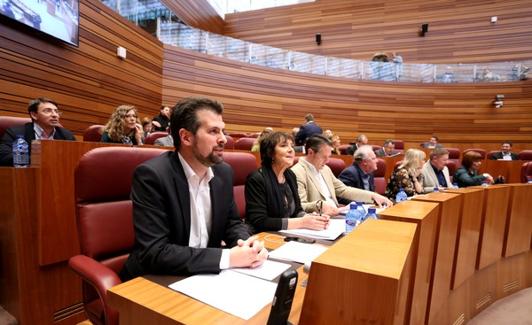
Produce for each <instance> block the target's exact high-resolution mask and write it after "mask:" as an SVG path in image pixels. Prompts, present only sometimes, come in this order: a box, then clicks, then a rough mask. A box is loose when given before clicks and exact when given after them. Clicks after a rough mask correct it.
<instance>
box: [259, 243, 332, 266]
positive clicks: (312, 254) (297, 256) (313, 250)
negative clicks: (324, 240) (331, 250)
mask: <svg viewBox="0 0 532 325" xmlns="http://www.w3.org/2000/svg"><path fill="white" fill-rule="evenodd" d="M326 250H327V246H324V245H320V244H303V243H298V242H295V241H290V242H288V243H286V244H284V245H283V246H281V247H279V248H277V249H276V250H274V251H272V252H270V254H269V256H270V257H271V258H275V259H279V260H285V261H293V262H297V263H302V264H305V263H307V262H312V261H313V260H314V259H316V257H318V256H320V255H321V254H322V253H323V252H325V251H326Z"/></svg>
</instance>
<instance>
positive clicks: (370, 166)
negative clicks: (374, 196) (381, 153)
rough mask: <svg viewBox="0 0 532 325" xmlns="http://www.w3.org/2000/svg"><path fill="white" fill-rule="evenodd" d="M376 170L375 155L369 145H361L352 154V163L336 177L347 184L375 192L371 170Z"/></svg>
mask: <svg viewBox="0 0 532 325" xmlns="http://www.w3.org/2000/svg"><path fill="white" fill-rule="evenodd" d="M376 170H377V156H376V155H375V152H373V148H372V147H371V146H361V147H360V148H358V149H357V151H355V153H354V155H353V164H352V165H351V166H349V167H347V168H346V169H344V170H343V171H342V172H341V173H340V175H338V179H339V180H341V181H342V183H344V184H345V185H347V186H351V187H356V188H359V189H361V190H366V191H372V192H375V180H374V177H373V172H374V171H376Z"/></svg>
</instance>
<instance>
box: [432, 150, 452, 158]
mask: <svg viewBox="0 0 532 325" xmlns="http://www.w3.org/2000/svg"><path fill="white" fill-rule="evenodd" d="M448 154H449V150H447V149H445V148H440V147H436V148H434V150H432V152H431V153H430V159H432V158H436V157H440V156H443V155H448Z"/></svg>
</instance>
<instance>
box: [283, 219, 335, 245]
mask: <svg viewBox="0 0 532 325" xmlns="http://www.w3.org/2000/svg"><path fill="white" fill-rule="evenodd" d="M280 232H281V233H283V234H289V235H296V236H303V237H308V238H314V239H328V240H335V239H336V238H338V236H340V235H341V234H343V233H344V232H345V220H344V219H329V227H327V229H324V230H311V229H291V230H281V231H280Z"/></svg>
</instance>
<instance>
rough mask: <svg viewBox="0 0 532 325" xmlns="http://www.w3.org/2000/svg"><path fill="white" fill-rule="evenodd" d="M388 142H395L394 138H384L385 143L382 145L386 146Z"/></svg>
mask: <svg viewBox="0 0 532 325" xmlns="http://www.w3.org/2000/svg"><path fill="white" fill-rule="evenodd" d="M388 143H391V144H393V140H392V139H386V140H384V144H383V145H382V146H383V147H384V146H385V145H387V144H388Z"/></svg>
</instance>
